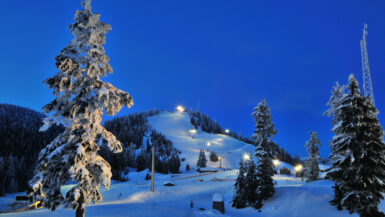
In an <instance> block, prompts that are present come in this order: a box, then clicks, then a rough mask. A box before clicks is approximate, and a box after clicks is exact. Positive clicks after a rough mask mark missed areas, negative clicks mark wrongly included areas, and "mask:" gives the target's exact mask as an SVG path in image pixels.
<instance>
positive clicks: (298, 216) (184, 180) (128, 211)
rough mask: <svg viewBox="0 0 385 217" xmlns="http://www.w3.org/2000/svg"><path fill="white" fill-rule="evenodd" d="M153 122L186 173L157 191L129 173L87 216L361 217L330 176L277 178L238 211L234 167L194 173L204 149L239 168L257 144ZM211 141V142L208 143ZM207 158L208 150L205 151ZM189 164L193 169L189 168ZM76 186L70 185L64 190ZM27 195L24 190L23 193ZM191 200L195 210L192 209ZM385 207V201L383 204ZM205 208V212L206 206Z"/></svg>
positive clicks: (60, 214) (45, 213)
mask: <svg viewBox="0 0 385 217" xmlns="http://www.w3.org/2000/svg"><path fill="white" fill-rule="evenodd" d="M149 123H150V125H151V126H152V127H153V128H154V129H155V130H157V131H159V132H161V133H162V134H164V135H165V136H166V137H167V138H168V139H170V140H172V142H173V143H174V146H175V147H176V148H177V149H179V150H180V151H181V152H182V153H181V158H186V160H185V161H184V162H182V167H181V171H182V173H181V174H167V175H165V174H156V175H155V192H153V193H152V192H150V181H146V180H145V175H146V174H147V172H148V171H147V170H145V171H141V172H135V171H134V170H131V171H130V173H129V174H128V178H129V181H128V182H122V183H113V184H112V185H111V187H110V189H109V190H108V191H107V190H105V189H103V188H102V189H101V192H102V195H103V202H102V203H101V204H90V205H89V206H87V208H86V217H170V216H173V217H230V216H231V217H255V216H261V217H324V216H327V217H358V215H356V214H353V215H350V214H349V213H348V212H347V211H346V210H344V211H338V210H337V209H336V208H335V207H334V206H331V205H330V204H329V203H328V201H330V200H331V199H332V196H333V189H332V187H331V186H332V185H333V183H332V182H330V181H327V180H321V181H316V182H312V183H305V182H303V181H301V179H299V178H295V177H291V176H281V175H276V176H274V182H275V187H276V193H275V195H274V196H273V197H272V198H271V199H269V200H268V201H266V202H265V204H264V206H263V208H262V209H261V210H260V212H259V211H258V210H255V209H253V208H244V209H234V208H233V207H231V199H232V197H233V193H234V192H233V185H234V182H235V179H236V177H237V172H238V171H237V170H235V169H230V170H226V171H219V172H215V173H211V172H208V173H203V174H202V173H198V172H196V171H195V169H194V168H195V167H196V161H197V159H198V154H199V150H200V149H204V150H209V151H215V152H217V153H218V154H219V156H221V157H222V159H223V160H222V167H225V168H238V163H239V160H240V158H241V157H243V155H244V154H248V153H250V152H252V151H253V150H254V147H253V146H252V145H249V144H245V143H244V142H241V141H238V140H236V139H234V138H232V137H229V136H227V135H220V134H209V133H205V132H202V131H201V130H199V129H198V132H197V133H196V134H195V135H191V133H190V132H189V130H190V129H192V127H193V126H192V125H191V124H190V118H189V116H188V114H187V113H185V112H182V113H180V112H172V113H171V112H162V113H160V114H159V115H156V116H153V117H151V118H149ZM207 142H210V144H211V145H210V146H209V147H208V146H207ZM206 156H207V157H208V156H209V154H208V152H206ZM187 163H188V164H190V166H191V169H192V170H191V171H185V165H186V164H187ZM208 166H209V169H210V168H211V169H214V168H217V167H218V166H219V162H215V163H213V162H210V161H208ZM279 167H287V168H290V169H293V167H292V166H291V165H288V164H286V163H284V162H281V164H280V165H279ZM165 182H173V183H175V186H171V187H167V186H163V184H164V183H165ZM71 187H72V186H71V185H65V186H63V187H62V192H63V194H65V192H66V191H68V190H69V189H70V188H71ZM216 193H219V194H221V195H222V196H223V198H224V202H225V214H224V215H222V214H220V213H219V212H218V211H216V210H212V209H211V207H212V199H213V195H214V194H216ZM20 194H22V193H20ZM15 195H16V194H11V195H7V197H5V198H0V210H1V206H5V204H7V203H8V204H9V202H10V201H13V200H14V197H15ZM191 202H192V203H193V208H191V207H190V204H191ZM381 207H382V209H384V208H385V204H384V203H382V204H381ZM202 209H203V210H202ZM3 216H4V217H74V216H75V212H74V211H73V210H67V209H63V208H59V209H58V210H56V211H55V212H51V211H49V210H47V209H38V210H30V211H26V212H19V213H6V214H0V217H3Z"/></svg>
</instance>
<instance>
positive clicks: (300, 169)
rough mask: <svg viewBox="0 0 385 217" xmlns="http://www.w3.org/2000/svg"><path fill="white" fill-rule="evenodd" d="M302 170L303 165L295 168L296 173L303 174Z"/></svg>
mask: <svg viewBox="0 0 385 217" xmlns="http://www.w3.org/2000/svg"><path fill="white" fill-rule="evenodd" d="M302 168H303V166H302V165H301V164H298V165H297V166H295V167H294V170H295V171H296V172H301V171H302Z"/></svg>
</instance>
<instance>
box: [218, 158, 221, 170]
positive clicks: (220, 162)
mask: <svg viewBox="0 0 385 217" xmlns="http://www.w3.org/2000/svg"><path fill="white" fill-rule="evenodd" d="M218 159H219V168H222V158H221V157H218Z"/></svg>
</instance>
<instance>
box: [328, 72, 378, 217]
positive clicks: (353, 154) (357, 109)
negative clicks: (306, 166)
mask: <svg viewBox="0 0 385 217" xmlns="http://www.w3.org/2000/svg"><path fill="white" fill-rule="evenodd" d="M345 89H347V93H346V90H345ZM328 105H329V106H330V109H329V110H328V111H327V112H326V114H328V115H332V116H333V119H332V123H333V128H332V132H333V133H334V134H335V135H334V136H333V138H332V140H331V141H330V147H331V154H330V156H329V157H330V158H331V160H332V166H331V168H330V171H329V172H328V174H327V176H328V177H329V178H330V179H331V180H332V181H334V182H335V185H334V186H333V188H334V197H333V200H332V201H331V204H333V205H335V206H337V208H338V209H343V208H345V209H347V210H348V211H349V212H350V213H353V212H354V213H358V214H359V215H360V216H361V217H380V216H381V217H383V216H385V215H384V213H382V212H381V211H380V210H379V208H378V205H379V203H380V200H382V199H383V195H382V194H383V193H385V158H384V156H385V144H384V141H383V138H384V131H383V129H382V128H381V126H380V124H379V121H378V119H377V114H378V111H377V109H376V108H375V106H374V105H373V104H372V102H371V100H370V98H369V97H363V96H362V95H361V93H360V88H359V86H358V82H357V80H356V79H355V78H354V76H353V75H350V77H349V84H348V85H347V87H345V86H342V87H340V86H339V85H338V84H337V86H335V87H334V89H333V91H332V96H331V98H330V101H329V103H328Z"/></svg>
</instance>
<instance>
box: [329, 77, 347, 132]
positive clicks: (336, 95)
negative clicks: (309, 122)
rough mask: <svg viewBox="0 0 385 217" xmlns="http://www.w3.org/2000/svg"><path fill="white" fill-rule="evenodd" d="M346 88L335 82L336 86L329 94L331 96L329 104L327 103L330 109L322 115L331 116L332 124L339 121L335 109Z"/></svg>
mask: <svg viewBox="0 0 385 217" xmlns="http://www.w3.org/2000/svg"><path fill="white" fill-rule="evenodd" d="M345 90H346V86H345V85H342V86H340V84H339V83H338V82H337V83H336V85H335V86H334V87H333V89H332V91H331V93H332V95H331V96H330V99H329V102H328V103H327V105H328V106H330V108H329V109H328V110H326V111H325V112H324V113H323V114H324V115H326V116H329V117H330V116H333V120H332V124H333V125H334V124H336V123H337V122H338V121H339V116H338V112H336V111H337V109H338V107H339V106H340V104H341V99H342V97H343V96H344V94H345Z"/></svg>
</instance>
